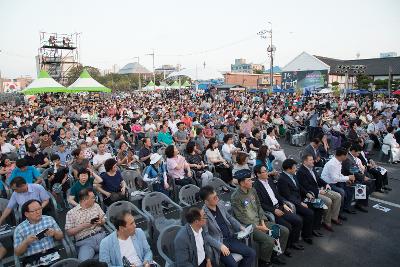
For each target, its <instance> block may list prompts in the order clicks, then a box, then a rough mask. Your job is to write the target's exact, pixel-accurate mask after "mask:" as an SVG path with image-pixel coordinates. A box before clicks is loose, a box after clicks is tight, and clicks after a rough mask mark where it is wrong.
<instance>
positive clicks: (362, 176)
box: [342, 144, 375, 212]
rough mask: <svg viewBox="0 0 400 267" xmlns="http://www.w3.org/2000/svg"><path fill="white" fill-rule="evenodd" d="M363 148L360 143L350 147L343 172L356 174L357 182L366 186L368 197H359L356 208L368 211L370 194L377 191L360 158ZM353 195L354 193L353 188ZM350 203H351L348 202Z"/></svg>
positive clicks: (343, 165)
mask: <svg viewBox="0 0 400 267" xmlns="http://www.w3.org/2000/svg"><path fill="white" fill-rule="evenodd" d="M361 151H362V148H361V146H360V145H358V144H353V145H351V147H350V151H349V152H348V153H347V158H346V159H345V160H344V161H343V163H342V174H343V175H354V177H355V183H356V184H363V185H365V186H366V199H357V200H356V205H355V208H356V209H357V210H359V211H362V212H368V210H367V209H366V208H367V207H368V198H369V195H370V194H371V193H372V192H373V191H375V183H374V182H373V181H372V180H371V179H370V178H369V177H368V176H367V175H366V168H365V167H364V166H363V165H362V162H361V160H360V159H359V158H358V157H359V156H360V152H361ZM348 190H349V191H350V190H351V195H352V196H353V194H354V189H353V188H348ZM348 205H350V204H348Z"/></svg>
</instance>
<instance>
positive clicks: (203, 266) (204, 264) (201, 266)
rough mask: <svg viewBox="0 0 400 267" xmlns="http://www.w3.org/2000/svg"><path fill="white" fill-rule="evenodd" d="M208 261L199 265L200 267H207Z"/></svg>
mask: <svg viewBox="0 0 400 267" xmlns="http://www.w3.org/2000/svg"><path fill="white" fill-rule="evenodd" d="M206 263H207V262H206V260H204V261H203V262H202V263H201V264H200V265H199V267H206Z"/></svg>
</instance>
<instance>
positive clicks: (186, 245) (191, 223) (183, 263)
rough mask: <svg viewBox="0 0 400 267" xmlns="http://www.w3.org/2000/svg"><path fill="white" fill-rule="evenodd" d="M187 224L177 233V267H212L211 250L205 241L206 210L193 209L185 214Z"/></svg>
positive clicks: (175, 241)
mask: <svg viewBox="0 0 400 267" xmlns="http://www.w3.org/2000/svg"><path fill="white" fill-rule="evenodd" d="M185 218H186V221H187V224H186V225H185V226H184V227H182V228H181V229H180V230H179V232H178V233H177V235H176V237H175V240H174V244H175V255H177V257H176V263H175V264H176V267H197V266H199V267H212V264H211V258H210V257H211V248H210V246H209V244H208V242H206V240H205V233H204V232H203V229H202V228H203V226H205V225H206V223H207V221H206V219H207V216H206V215H205V212H204V210H202V209H199V208H198V207H191V208H189V210H188V211H187V212H186V214H185Z"/></svg>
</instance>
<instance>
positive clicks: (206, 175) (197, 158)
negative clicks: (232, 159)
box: [186, 141, 213, 185]
mask: <svg viewBox="0 0 400 267" xmlns="http://www.w3.org/2000/svg"><path fill="white" fill-rule="evenodd" d="M199 152H200V151H199ZM186 153H187V155H186V160H187V162H188V163H189V166H190V169H191V170H193V171H194V172H195V174H196V178H197V179H201V183H200V184H201V185H205V184H207V182H208V181H209V180H210V179H212V178H213V174H212V173H211V172H210V171H208V169H207V165H205V164H204V162H203V159H202V156H201V154H199V153H197V151H196V143H195V142H192V141H190V142H189V143H187V145H186Z"/></svg>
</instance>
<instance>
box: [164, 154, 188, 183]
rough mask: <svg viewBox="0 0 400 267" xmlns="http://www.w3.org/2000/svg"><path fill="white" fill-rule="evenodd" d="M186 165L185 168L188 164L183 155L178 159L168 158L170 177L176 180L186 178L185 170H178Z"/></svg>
mask: <svg viewBox="0 0 400 267" xmlns="http://www.w3.org/2000/svg"><path fill="white" fill-rule="evenodd" d="M182 162H183V163H184V167H185V165H186V164H187V162H186V159H185V158H184V157H182V156H181V155H178V156H177V157H176V158H167V171H168V175H170V176H171V177H172V178H174V179H183V178H184V177H185V168H181V169H177V168H176V167H177V166H178V165H179V164H181V163H182Z"/></svg>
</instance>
